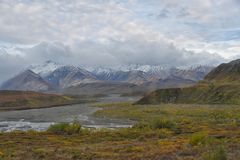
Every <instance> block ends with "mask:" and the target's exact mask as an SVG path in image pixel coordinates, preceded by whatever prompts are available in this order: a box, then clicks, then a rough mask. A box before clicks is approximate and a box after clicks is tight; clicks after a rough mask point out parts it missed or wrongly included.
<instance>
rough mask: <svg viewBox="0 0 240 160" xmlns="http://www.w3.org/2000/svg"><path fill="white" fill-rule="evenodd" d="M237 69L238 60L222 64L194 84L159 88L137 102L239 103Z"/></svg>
mask: <svg viewBox="0 0 240 160" xmlns="http://www.w3.org/2000/svg"><path fill="white" fill-rule="evenodd" d="M239 69H240V60H235V61H232V62H230V63H228V64H222V65H220V66H218V67H217V68H216V69H214V70H213V71H212V72H210V73H209V74H208V75H207V76H206V77H205V79H204V81H202V82H199V83H198V84H196V85H195V86H192V87H187V88H171V89H160V90H157V91H154V92H152V93H150V94H149V95H147V96H145V97H143V98H142V99H140V100H139V101H138V102H137V103H138V104H158V103H199V104H206V103H208V104H240V83H239V77H240V72H239Z"/></svg>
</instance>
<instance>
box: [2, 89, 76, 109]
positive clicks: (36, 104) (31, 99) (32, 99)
mask: <svg viewBox="0 0 240 160" xmlns="http://www.w3.org/2000/svg"><path fill="white" fill-rule="evenodd" d="M73 103H75V100H74V99H73V98H70V97H67V96H61V95H55V94H44V93H38V92H32V91H0V111H1V110H21V109H33V108H45V107H53V106H61V105H66V104H73Z"/></svg>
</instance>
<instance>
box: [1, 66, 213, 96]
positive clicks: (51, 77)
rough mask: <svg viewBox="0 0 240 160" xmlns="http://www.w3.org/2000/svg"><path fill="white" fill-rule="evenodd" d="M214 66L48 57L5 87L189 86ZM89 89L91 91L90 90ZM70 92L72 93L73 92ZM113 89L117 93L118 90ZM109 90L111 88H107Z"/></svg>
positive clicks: (80, 89)
mask: <svg viewBox="0 0 240 160" xmlns="http://www.w3.org/2000/svg"><path fill="white" fill-rule="evenodd" d="M212 69H213V67H210V66H196V67H190V68H185V69H181V68H165V67H161V66H151V65H122V66H117V67H116V66H115V67H109V68H107V67H95V68H92V67H85V66H81V67H79V66H73V65H63V64H58V63H55V62H53V61H46V62H45V63H43V64H39V65H31V66H30V67H28V68H27V69H26V70H25V71H24V72H21V73H19V74H18V75H17V76H15V77H13V78H11V79H9V80H7V81H6V82H4V83H3V84H2V86H1V89H2V90H32V91H53V90H54V91H58V92H64V93H65V92H67V93H69V91H71V92H73V93H78V94H85V93H92V92H94V91H95V92H97V91H99V93H102V92H104V91H111V92H113V91H115V92H116V93H118V92H119V93H122V91H123V90H124V93H125V92H132V91H133V90H134V92H142V91H150V90H154V89H158V88H172V87H179V86H189V85H193V84H195V83H197V82H198V81H200V80H202V79H203V77H204V76H205V75H206V74H207V73H209V72H210V71H211V70H212ZM88 91H89V92H88ZM71 92H70V93H71ZM115 92H114V93H115ZM107 93H108V92H107Z"/></svg>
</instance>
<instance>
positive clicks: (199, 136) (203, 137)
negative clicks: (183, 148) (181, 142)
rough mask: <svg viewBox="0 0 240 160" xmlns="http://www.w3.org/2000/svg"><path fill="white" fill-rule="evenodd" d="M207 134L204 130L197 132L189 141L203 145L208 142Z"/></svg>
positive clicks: (194, 144)
mask: <svg viewBox="0 0 240 160" xmlns="http://www.w3.org/2000/svg"><path fill="white" fill-rule="evenodd" d="M207 138H208V136H207V134H206V133H203V132H199V133H195V134H193V135H192V137H191V138H190V140H189V143H190V144H191V145H193V146H197V145H203V144H206V142H207Z"/></svg>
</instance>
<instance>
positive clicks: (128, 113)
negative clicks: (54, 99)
mask: <svg viewBox="0 0 240 160" xmlns="http://www.w3.org/2000/svg"><path fill="white" fill-rule="evenodd" d="M97 106H98V107H101V108H102V110H99V111H97V112H95V114H94V116H97V117H109V118H119V119H121V118H122V119H130V120H133V121H134V122H135V124H134V125H133V127H131V128H121V129H88V128H84V127H82V125H81V124H80V123H78V122H73V123H70V124H67V123H62V124H56V125H52V126H51V127H50V128H49V129H48V130H47V131H45V132H36V131H28V132H21V131H15V132H11V133H1V134H0V139H1V140H0V157H1V158H0V159H4V160H5V159H6V160H12V159H34V160H36V159H48V160H49V159H50V160H51V159H64V160H65V159H66V160H68V159H116V160H117V159H130V160H135V159H164V160H168V159H169V160H172V159H174V160H175V159H178V160H196V159H197V160H238V159H239V158H240V106H238V105H192V104H159V105H135V104H130V103H112V104H97Z"/></svg>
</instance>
